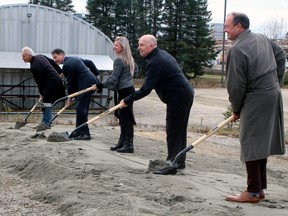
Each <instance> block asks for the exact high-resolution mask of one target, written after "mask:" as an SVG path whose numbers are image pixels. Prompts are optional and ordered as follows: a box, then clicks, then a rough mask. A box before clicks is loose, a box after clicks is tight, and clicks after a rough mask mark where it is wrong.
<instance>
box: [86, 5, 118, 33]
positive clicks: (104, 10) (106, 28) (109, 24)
mask: <svg viewBox="0 0 288 216" xmlns="http://www.w3.org/2000/svg"><path fill="white" fill-rule="evenodd" d="M114 3H115V0H87V6H86V9H87V11H88V13H87V14H86V15H85V16H86V19H85V20H87V22H89V23H91V24H92V25H94V26H95V27H96V28H98V29H100V30H101V31H102V32H103V33H104V34H105V35H106V36H107V37H109V38H110V39H113V37H114V36H115V35H114V33H113V29H115V25H116V20H115V13H114V8H113V6H114Z"/></svg>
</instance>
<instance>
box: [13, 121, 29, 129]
mask: <svg viewBox="0 0 288 216" xmlns="http://www.w3.org/2000/svg"><path fill="white" fill-rule="evenodd" d="M26 124H27V122H16V123H15V126H14V129H20V128H21V127H23V126H24V125H26Z"/></svg>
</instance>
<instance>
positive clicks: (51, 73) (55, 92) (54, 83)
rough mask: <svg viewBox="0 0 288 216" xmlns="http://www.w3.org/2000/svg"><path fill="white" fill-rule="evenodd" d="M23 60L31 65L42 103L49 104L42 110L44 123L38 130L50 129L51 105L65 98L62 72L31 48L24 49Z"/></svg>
mask: <svg viewBox="0 0 288 216" xmlns="http://www.w3.org/2000/svg"><path fill="white" fill-rule="evenodd" d="M22 59H23V61H24V62H29V63H30V70H31V72H32V74H33V77H34V80H35V82H36V84H37V86H38V89H39V93H40V96H41V97H42V102H43V104H44V105H45V104H47V106H44V107H43V108H42V110H43V118H42V123H41V124H39V125H38V126H37V127H36V130H37V131H41V130H45V129H48V128H50V126H49V122H50V120H51V119H52V108H51V106H49V105H50V104H51V103H53V102H54V101H55V100H57V99H59V98H61V97H64V96H65V88H64V86H63V83H62V80H61V77H60V74H61V73H62V70H61V68H60V67H59V66H58V65H57V64H56V63H55V62H54V61H53V60H52V59H50V58H48V57H47V56H44V55H41V54H38V55H35V53H34V52H33V50H32V49H31V48H30V47H24V48H23V49H22Z"/></svg>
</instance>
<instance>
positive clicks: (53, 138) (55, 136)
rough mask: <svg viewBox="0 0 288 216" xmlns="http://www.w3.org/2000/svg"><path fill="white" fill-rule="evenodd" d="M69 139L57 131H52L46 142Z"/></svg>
mask: <svg viewBox="0 0 288 216" xmlns="http://www.w3.org/2000/svg"><path fill="white" fill-rule="evenodd" d="M69 140H71V139H70V138H69V137H67V136H65V135H64V134H61V133H57V132H52V134H50V135H49V136H48V138H47V141H48V142H65V141H69Z"/></svg>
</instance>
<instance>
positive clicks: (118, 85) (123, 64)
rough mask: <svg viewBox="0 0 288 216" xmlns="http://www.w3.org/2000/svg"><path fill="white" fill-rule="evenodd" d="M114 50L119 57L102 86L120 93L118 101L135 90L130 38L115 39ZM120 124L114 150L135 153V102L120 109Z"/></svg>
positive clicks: (112, 148)
mask: <svg viewBox="0 0 288 216" xmlns="http://www.w3.org/2000/svg"><path fill="white" fill-rule="evenodd" d="M113 49H114V52H115V54H116V55H117V58H116V59H115V61H114V64H113V72H112V74H111V75H110V76H109V77H108V78H107V79H106V80H105V81H103V82H102V83H101V84H100V86H99V84H98V85H97V87H100V88H101V87H102V86H103V87H105V88H108V89H110V90H113V91H117V93H118V102H119V101H121V100H122V99H123V98H125V97H127V96H129V95H130V94H132V93H133V92H135V88H134V83H133V75H134V73H135V63H134V59H133V57H132V54H131V49H130V45H129V40H128V39H127V38H126V37H123V36H122V37H117V38H116V39H115V41H114V48H113ZM119 124H120V128H121V133H120V137H119V140H118V143H117V144H116V145H115V146H113V147H111V148H110V149H111V150H112V151H117V152H122V153H133V152H134V147H133V137H134V125H135V124H136V122H135V118H134V113H133V104H130V105H129V106H127V107H125V108H123V109H120V110H119Z"/></svg>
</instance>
